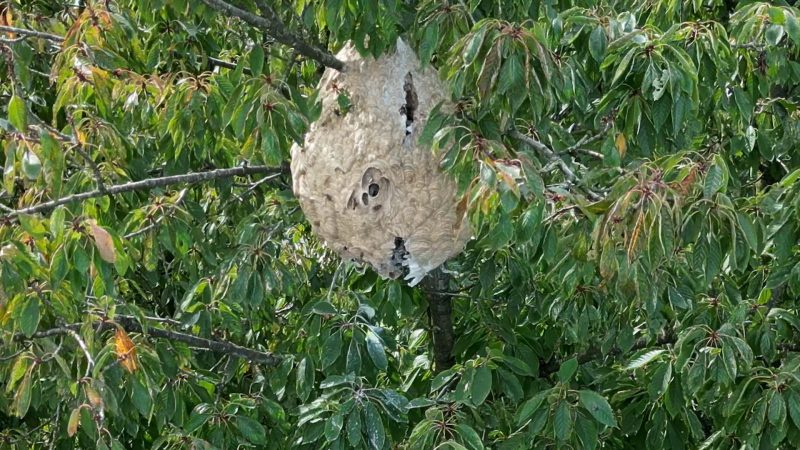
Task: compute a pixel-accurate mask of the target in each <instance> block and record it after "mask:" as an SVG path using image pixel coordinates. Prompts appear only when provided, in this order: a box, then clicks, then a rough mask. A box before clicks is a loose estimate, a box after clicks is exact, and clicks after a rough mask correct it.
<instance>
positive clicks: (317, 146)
mask: <svg viewBox="0 0 800 450" xmlns="http://www.w3.org/2000/svg"><path fill="white" fill-rule="evenodd" d="M336 56H337V58H338V59H340V60H342V61H344V62H345V69H344V70H343V71H336V70H332V69H327V70H326V71H325V73H324V74H323V77H322V80H321V82H320V86H319V96H320V99H321V101H322V112H321V115H320V118H319V120H317V121H316V122H314V123H313V124H312V125H311V128H310V130H309V131H308V133H307V134H306V136H305V141H304V143H303V145H295V146H294V147H293V148H292V165H291V168H292V177H293V184H294V185H293V188H294V192H295V195H296V196H297V198H298V199H299V201H300V206H301V207H302V208H303V211H304V213H305V214H306V217H307V218H308V220H309V222H311V224H312V226H313V229H314V231H315V232H316V233H317V234H318V235H319V236H320V238H322V239H323V240H324V241H325V242H326V243H327V245H328V246H330V247H331V248H333V249H334V250H335V251H336V252H337V253H339V254H340V255H341V256H342V257H344V258H349V259H354V260H358V261H363V262H365V263H368V264H369V265H371V266H372V267H373V268H374V269H375V270H376V271H377V272H378V273H379V274H380V275H382V276H384V277H388V278H398V277H403V278H406V279H407V280H409V282H410V284H411V285H415V284H417V283H418V282H419V281H420V280H421V279H422V278H423V277H424V276H425V274H426V273H428V272H429V271H431V270H433V269H434V268H436V267H438V266H439V265H441V264H442V263H443V262H444V261H446V260H447V259H448V258H451V257H452V256H454V255H456V254H458V253H459V252H461V250H462V249H463V248H464V245H465V243H466V242H467V240H468V239H469V237H470V231H469V228H468V226H467V224H466V220H465V218H464V215H463V212H462V213H459V211H458V209H457V204H458V199H457V198H456V187H455V183H454V182H453V180H452V179H451V178H450V177H449V176H448V175H447V174H443V173H442V172H441V171H440V170H439V164H438V163H439V159H438V156H437V155H434V154H433V153H432V152H431V149H430V148H426V147H423V146H420V145H419V143H418V137H419V133H420V132H421V131H422V130H423V129H424V127H425V123H426V121H427V120H428V116H429V115H430V113H431V110H432V109H433V108H434V107H435V106H436V105H437V104H439V103H442V102H444V101H445V100H446V98H447V91H446V90H445V88H444V86H443V85H442V83H441V82H440V80H439V79H438V77H437V75H436V73H435V71H433V70H432V69H424V70H423V69H422V67H421V65H420V63H419V61H418V59H417V57H416V55H415V54H414V52H413V51H412V50H411V49H410V48H409V47H408V46H407V45H406V44H405V43H404V42H403V41H402V40H398V41H397V49H396V51H395V53H393V54H389V55H384V56H382V57H381V58H378V59H372V58H369V57H367V58H363V57H361V56H360V55H359V54H358V52H356V50H355V49H354V47H353V46H352V45H348V46H346V47H345V48H344V49H343V50H342V51H340V52H339V53H338V54H337V55H336ZM341 92H346V93H347V96H348V99H349V107H348V109H347V111H346V113H342V111H341V109H340V108H339V104H338V101H339V95H340V93H341ZM398 111H399V114H398Z"/></svg>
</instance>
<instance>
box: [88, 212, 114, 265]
mask: <svg viewBox="0 0 800 450" xmlns="http://www.w3.org/2000/svg"><path fill="white" fill-rule="evenodd" d="M89 227H90V229H91V231H92V236H93V237H94V243H95V246H97V251H98V252H100V257H101V258H103V261H105V262H109V263H112V264H113V263H114V262H116V261H117V252H116V251H115V250H114V239H112V238H111V234H109V232H108V231H106V230H105V228H103V227H101V226H99V225H97V222H95V221H94V220H90V221H89Z"/></svg>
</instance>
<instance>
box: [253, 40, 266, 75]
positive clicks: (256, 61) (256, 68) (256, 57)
mask: <svg viewBox="0 0 800 450" xmlns="http://www.w3.org/2000/svg"><path fill="white" fill-rule="evenodd" d="M263 68H264V47H262V46H261V45H259V44H256V45H254V46H253V49H252V50H250V72H251V73H252V74H253V76H254V77H257V76H259V75H261V70H262V69H263Z"/></svg>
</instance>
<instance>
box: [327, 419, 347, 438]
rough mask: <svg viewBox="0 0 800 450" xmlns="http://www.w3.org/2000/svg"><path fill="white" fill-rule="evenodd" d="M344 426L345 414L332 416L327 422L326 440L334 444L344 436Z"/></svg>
mask: <svg viewBox="0 0 800 450" xmlns="http://www.w3.org/2000/svg"><path fill="white" fill-rule="evenodd" d="M343 426H344V414H342V413H341V411H340V412H338V413H336V414H334V415H332V416H331V417H330V419H328V420H327V421H325V440H326V441H328V442H333V441H335V440H336V439H338V438H339V435H341V434H342V427H343Z"/></svg>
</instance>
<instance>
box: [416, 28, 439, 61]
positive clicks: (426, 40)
mask: <svg viewBox="0 0 800 450" xmlns="http://www.w3.org/2000/svg"><path fill="white" fill-rule="evenodd" d="M438 42H439V24H438V23H436V22H433V23H430V24H428V25H426V26H425V31H423V33H422V39H421V40H420V43H419V60H420V62H422V66H423V67H425V66H427V65H428V64H430V62H431V58H432V57H433V52H434V51H435V50H436V47H437V43H438Z"/></svg>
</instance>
